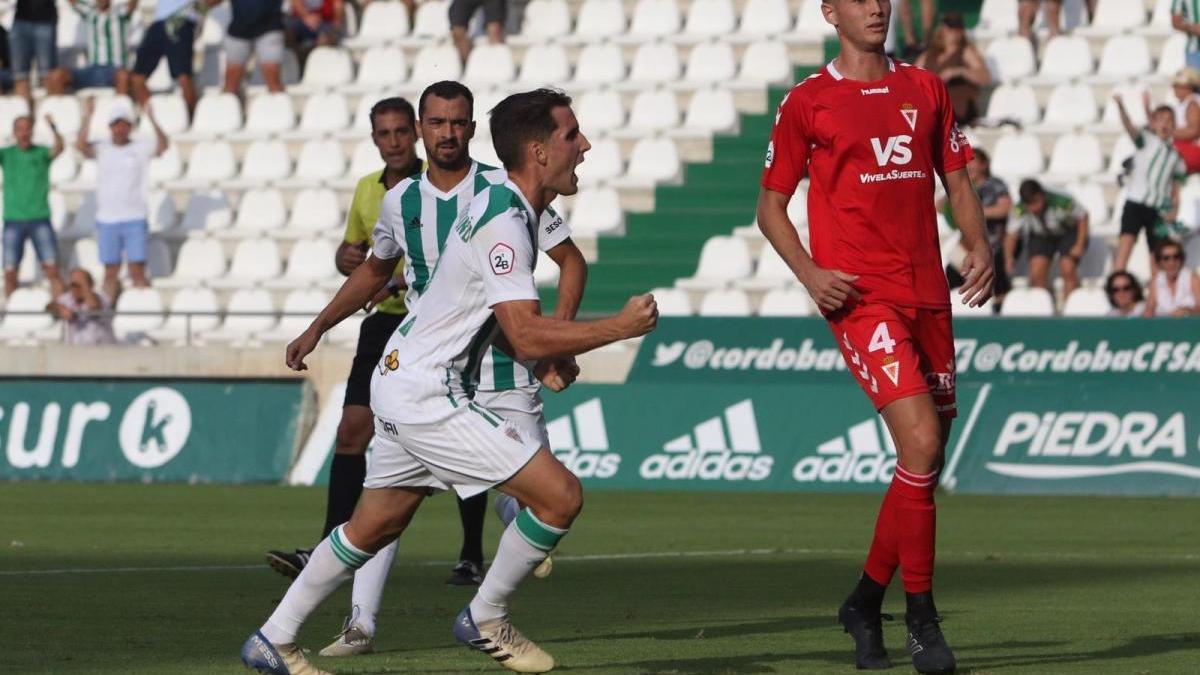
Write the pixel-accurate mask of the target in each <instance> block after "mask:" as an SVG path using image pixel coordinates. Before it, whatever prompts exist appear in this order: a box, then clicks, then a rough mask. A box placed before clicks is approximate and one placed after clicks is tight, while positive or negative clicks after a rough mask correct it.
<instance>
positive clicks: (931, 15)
mask: <svg viewBox="0 0 1200 675" xmlns="http://www.w3.org/2000/svg"><path fill="white" fill-rule="evenodd" d="M919 1H920V3H921V35H920V39H918V36H917V32H916V22H915V21H914V19H913V8H912V6H913V3H915V2H918V0H899V5H900V6H899V7H897V8H896V9H898V10H899V14H900V30H901V31H902V32H903V33H904V56H905V57H908V58H911V57H912V56H913V55H916V54H919V53H921V50H922V49H923V47H922V46H921V45H922V44H928V43H929V37H930V35H931V34H932V33H933V20H934V19H935V18H936V17H937V0H919Z"/></svg>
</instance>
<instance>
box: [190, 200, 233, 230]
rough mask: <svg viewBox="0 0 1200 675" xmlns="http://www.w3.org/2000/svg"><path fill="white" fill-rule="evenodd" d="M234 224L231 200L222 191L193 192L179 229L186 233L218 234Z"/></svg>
mask: <svg viewBox="0 0 1200 675" xmlns="http://www.w3.org/2000/svg"><path fill="white" fill-rule="evenodd" d="M232 223H233V209H232V208H231V207H230V205H229V198H228V197H227V196H226V195H225V193H224V192H221V191H220V190H210V191H204V192H193V193H191V195H189V196H188V201H187V206H186V207H185V208H184V212H183V220H182V222H180V224H179V228H180V229H181V230H183V231H184V232H188V233H190V232H210V233H211V232H216V231H218V230H224V229H225V228H227V227H229V226H230V225H231V224H232Z"/></svg>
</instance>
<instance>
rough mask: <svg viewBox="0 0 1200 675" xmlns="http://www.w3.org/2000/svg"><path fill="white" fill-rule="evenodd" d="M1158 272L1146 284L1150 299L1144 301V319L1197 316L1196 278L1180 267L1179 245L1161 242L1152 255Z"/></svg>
mask: <svg viewBox="0 0 1200 675" xmlns="http://www.w3.org/2000/svg"><path fill="white" fill-rule="evenodd" d="M1154 259H1155V260H1156V261H1157V262H1158V271H1157V272H1155V273H1154V279H1153V281H1151V282H1150V297H1149V298H1147V299H1146V316H1176V317H1179V316H1192V315H1193V314H1197V313H1198V312H1197V304H1196V300H1197V299H1200V276H1197V274H1196V273H1195V272H1194V271H1192V270H1191V269H1189V268H1187V267H1184V266H1183V263H1184V262H1185V255H1184V252H1183V245H1182V244H1180V243H1179V242H1177V241H1165V242H1163V243H1162V244H1159V246H1158V249H1157V250H1156V251H1155V252H1154Z"/></svg>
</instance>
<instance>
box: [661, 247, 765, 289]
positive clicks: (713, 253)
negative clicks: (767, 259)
mask: <svg viewBox="0 0 1200 675" xmlns="http://www.w3.org/2000/svg"><path fill="white" fill-rule="evenodd" d="M752 267H753V266H752V264H751V261H750V249H749V247H748V246H747V245H746V242H745V241H744V240H742V239H739V238H737V237H727V236H723V235H721V236H716V237H711V238H709V240H708V241H706V242H704V248H703V249H701V251H700V263H699V264H698V265H697V267H696V273H695V274H693V275H692V276H691V277H689V278H686V279H680V280H679V281H677V282H675V286H676V287H677V288H682V289H685V290H693V291H703V290H712V289H718V288H724V287H725V286H727V285H729V284H730V283H732V282H734V281H736V280H738V279H744V278H745V277H748V276H750V271H751V269H752Z"/></svg>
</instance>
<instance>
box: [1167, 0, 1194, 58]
mask: <svg viewBox="0 0 1200 675" xmlns="http://www.w3.org/2000/svg"><path fill="white" fill-rule="evenodd" d="M1171 26H1172V27H1173V28H1175V30H1177V31H1179V32H1181V33H1183V34H1184V35H1187V38H1188V40H1187V47H1186V48H1185V49H1184V60H1185V62H1186V63H1187V67H1188V68H1192V69H1194V70H1200V0H1173V4H1172V5H1171Z"/></svg>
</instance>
